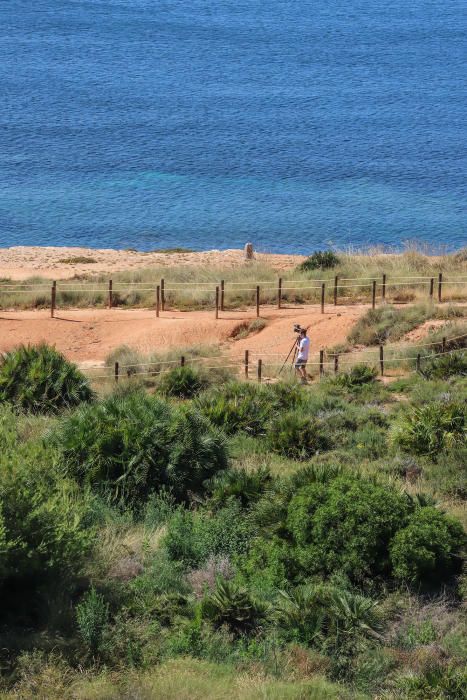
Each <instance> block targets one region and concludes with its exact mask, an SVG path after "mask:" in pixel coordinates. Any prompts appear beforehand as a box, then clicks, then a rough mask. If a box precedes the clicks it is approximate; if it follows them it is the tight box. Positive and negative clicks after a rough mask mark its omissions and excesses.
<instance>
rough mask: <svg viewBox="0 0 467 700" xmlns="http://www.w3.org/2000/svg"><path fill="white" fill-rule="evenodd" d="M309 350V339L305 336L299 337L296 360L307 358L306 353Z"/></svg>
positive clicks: (305, 359)
mask: <svg viewBox="0 0 467 700" xmlns="http://www.w3.org/2000/svg"><path fill="white" fill-rule="evenodd" d="M309 352H310V339H309V338H307V337H306V336H305V337H304V338H302V339H301V341H300V344H299V346H298V357H297V360H304V361H305V362H306V361H307V360H308V353H309Z"/></svg>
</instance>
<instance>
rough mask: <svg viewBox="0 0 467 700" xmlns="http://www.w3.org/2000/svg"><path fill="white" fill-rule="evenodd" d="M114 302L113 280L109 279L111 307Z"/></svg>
mask: <svg viewBox="0 0 467 700" xmlns="http://www.w3.org/2000/svg"><path fill="white" fill-rule="evenodd" d="M112 304H113V290H112V280H109V309H111V308H112Z"/></svg>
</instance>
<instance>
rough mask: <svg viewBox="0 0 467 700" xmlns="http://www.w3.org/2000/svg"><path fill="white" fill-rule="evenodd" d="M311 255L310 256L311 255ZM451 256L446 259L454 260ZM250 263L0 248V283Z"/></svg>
mask: <svg viewBox="0 0 467 700" xmlns="http://www.w3.org/2000/svg"><path fill="white" fill-rule="evenodd" d="M310 252H311V251H310ZM337 252H338V254H340V255H342V256H352V257H361V258H368V257H379V258H394V257H398V256H402V255H407V254H410V253H412V254H417V255H420V256H423V257H426V258H429V259H430V261H431V262H434V261H436V260H437V259H441V258H443V257H445V256H441V255H429V254H428V253H424V252H421V251H420V250H417V249H414V250H410V249H408V250H406V251H402V252H387V251H384V250H381V249H378V248H375V249H373V250H372V249H368V250H367V251H358V250H355V251H352V250H348V251H337ZM455 254H456V253H449V254H446V256H449V257H451V256H453V255H455ZM305 258H306V256H305V255H298V254H285V253H263V252H255V257H254V263H256V264H264V265H266V266H268V267H270V268H272V269H273V270H275V271H277V272H282V271H287V270H290V269H293V268H295V267H296V266H297V265H299V264H300V263H301V262H302V261H303V260H304V259H305ZM248 264H250V263H249V262H248V261H246V260H245V258H244V255H243V250H242V249H236V248H231V249H226V250H207V251H201V252H191V251H188V250H183V249H176V248H175V249H174V250H173V252H164V251H152V252H143V251H136V250H133V249H127V250H122V249H120V250H119V249H112V248H83V247H79V246H63V247H62V246H12V247H8V248H0V279H10V280H14V281H22V280H26V279H29V278H32V277H44V278H48V279H56V280H64V279H70V278H74V277H91V278H92V277H93V276H94V275H100V274H110V273H116V272H124V271H130V272H131V271H134V272H136V271H139V270H143V269H148V268H152V267H167V268H170V267H180V266H192V267H196V266H197V267H202V266H211V267H218V268H239V267H243V266H245V265H248Z"/></svg>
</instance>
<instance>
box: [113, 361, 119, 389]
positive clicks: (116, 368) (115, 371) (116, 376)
mask: <svg viewBox="0 0 467 700" xmlns="http://www.w3.org/2000/svg"><path fill="white" fill-rule="evenodd" d="M118 367H119V365H118V362H116V363H115V365H114V378H115V381H116V383H117V384H118Z"/></svg>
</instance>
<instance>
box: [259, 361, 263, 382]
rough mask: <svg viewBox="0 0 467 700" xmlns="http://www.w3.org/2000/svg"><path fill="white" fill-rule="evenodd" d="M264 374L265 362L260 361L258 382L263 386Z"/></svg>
mask: <svg viewBox="0 0 467 700" xmlns="http://www.w3.org/2000/svg"><path fill="white" fill-rule="evenodd" d="M262 374H263V360H258V382H259V383H260V384H261V379H262Z"/></svg>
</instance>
